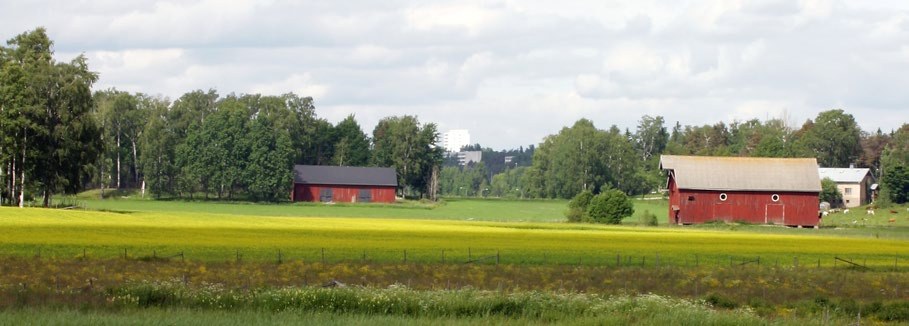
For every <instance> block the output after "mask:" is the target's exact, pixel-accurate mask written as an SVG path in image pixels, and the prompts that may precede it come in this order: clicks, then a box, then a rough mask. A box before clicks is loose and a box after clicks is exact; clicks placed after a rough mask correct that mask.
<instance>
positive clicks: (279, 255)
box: [278, 249, 281, 264]
mask: <svg viewBox="0 0 909 326" xmlns="http://www.w3.org/2000/svg"><path fill="white" fill-rule="evenodd" d="M280 263H281V249H278V264H280Z"/></svg>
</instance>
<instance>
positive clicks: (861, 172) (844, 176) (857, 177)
mask: <svg viewBox="0 0 909 326" xmlns="http://www.w3.org/2000/svg"><path fill="white" fill-rule="evenodd" d="M869 172H870V170H868V169H854V168H849V169H843V168H818V169H817V173H818V175H820V177H821V179H823V178H830V180H833V182H836V183H861V182H862V180H864V179H865V176H867V175H868V173H869Z"/></svg>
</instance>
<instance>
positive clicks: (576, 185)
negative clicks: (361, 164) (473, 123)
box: [442, 110, 909, 203]
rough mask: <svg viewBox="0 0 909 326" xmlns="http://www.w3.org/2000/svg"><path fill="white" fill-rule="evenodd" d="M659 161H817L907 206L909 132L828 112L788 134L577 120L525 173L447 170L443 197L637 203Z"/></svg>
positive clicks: (908, 127)
mask: <svg viewBox="0 0 909 326" xmlns="http://www.w3.org/2000/svg"><path fill="white" fill-rule="evenodd" d="M661 154H672V155H698V156H746V157H815V158H817V160H818V164H820V165H821V166H823V167H839V168H847V167H850V166H855V167H860V168H869V169H870V170H871V172H872V175H873V176H874V177H875V178H876V182H878V183H879V184H881V186H882V194H881V196H880V199H881V200H883V201H885V202H886V201H889V200H892V201H894V202H899V203H902V202H906V201H907V200H909V124H904V125H903V126H902V127H901V128H899V129H898V130H893V131H890V132H886V133H885V132H882V131H881V130H880V129H878V130H876V131H873V132H867V131H863V130H861V128H860V127H859V126H858V124H857V123H856V121H855V118H854V117H853V116H852V115H851V114H848V113H846V112H844V111H843V110H829V111H824V112H821V113H820V114H818V116H817V117H816V118H815V119H809V120H807V121H805V122H804V123H803V124H802V125H801V127H797V128H793V127H790V124H789V123H787V121H785V120H784V119H769V120H766V121H761V120H758V119H752V120H748V121H744V122H738V121H736V122H733V123H730V124H726V123H723V122H718V123H715V124H708V125H702V126H681V125H680V124H679V123H676V124H675V125H674V126H673V127H672V128H671V130H670V129H669V128H667V126H666V123H665V121H664V119H663V117H660V116H656V117H651V116H648V115H645V116H643V117H641V120H640V121H639V122H638V125H637V127H636V129H635V130H634V131H633V132H632V131H631V130H628V129H626V130H624V131H622V130H620V129H619V128H618V127H616V126H611V127H610V128H608V129H599V128H597V127H596V126H595V125H594V123H593V122H592V121H590V120H587V119H581V120H578V121H577V122H576V123H575V124H574V125H572V126H571V127H565V128H563V129H562V130H561V131H559V133H558V134H555V135H550V136H547V137H546V138H545V139H544V140H543V142H542V143H541V144H540V146H539V147H537V148H536V149H535V150H534V152H533V160H532V164H528V165H529V167H524V166H516V167H509V168H507V169H505V170H504V171H502V172H498V173H489V171H488V169H487V168H486V166H485V165H484V164H475V165H468V166H465V167H446V168H444V169H443V171H442V180H443V184H442V190H443V193H444V194H448V195H456V196H486V195H488V196H503V197H518V196H520V197H525V198H527V197H529V198H571V197H573V196H574V195H576V194H578V193H580V192H581V191H583V190H590V191H592V192H595V193H599V192H602V191H604V190H606V189H618V190H621V191H623V192H625V193H626V194H630V195H641V194H647V193H650V192H653V191H656V190H658V189H659V188H660V187H662V186H663V183H664V182H665V177H664V176H663V175H661V172H660V171H659V157H660V155H661ZM484 163H485V160H484Z"/></svg>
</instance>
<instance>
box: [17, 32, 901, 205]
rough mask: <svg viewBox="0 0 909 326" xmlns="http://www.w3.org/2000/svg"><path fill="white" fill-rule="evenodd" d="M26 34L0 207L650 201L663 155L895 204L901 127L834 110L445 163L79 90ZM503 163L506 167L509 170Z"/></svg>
mask: <svg viewBox="0 0 909 326" xmlns="http://www.w3.org/2000/svg"><path fill="white" fill-rule="evenodd" d="M53 54H54V52H53V42H52V41H51V40H50V39H49V38H48V37H47V35H46V32H45V31H44V30H43V29H41V28H38V29H36V30H34V31H29V32H26V33H22V34H20V35H18V36H16V37H15V38H13V39H11V40H9V41H8V42H7V46H6V47H2V48H0V181H2V189H0V203H2V204H5V205H23V204H24V203H25V202H33V201H37V202H40V203H41V204H43V205H48V203H49V201H50V200H51V199H52V198H53V195H54V194H59V193H75V192H77V191H80V190H82V189H85V188H100V189H101V190H102V191H101V194H100V196H104V194H105V191H106V190H109V189H111V188H113V189H122V188H132V189H142V190H143V191H142V193H143V195H144V193H145V190H147V191H148V193H149V195H150V196H154V197H158V198H160V197H169V198H190V199H195V198H217V199H231V200H234V199H239V200H254V201H260V200H261V201H281V200H287V198H288V196H289V189H290V184H291V180H292V172H291V171H292V169H291V168H292V165H294V164H313V165H344V166H386V167H394V168H395V169H396V171H397V173H398V181H399V184H400V185H401V190H400V192H399V194H400V195H409V196H412V197H416V198H421V197H422V198H430V199H435V196H436V195H437V194H441V195H448V196H483V197H486V196H493V197H511V198H570V197H572V196H574V195H575V194H577V193H579V192H581V191H583V190H590V191H592V192H594V193H599V192H603V191H605V190H607V189H617V190H621V191H622V192H625V193H627V194H631V195H640V194H647V193H650V192H653V191H655V190H658V189H659V188H660V186H661V184H662V182H664V177H663V176H661V174H660V171H659V170H658V162H659V156H660V154H677V155H717V156H760V157H816V158H817V159H818V163H819V164H820V165H821V166H824V167H849V166H850V165H854V166H856V167H867V168H870V169H871V171H872V173H873V175H874V176H875V178H876V179H877V182H879V183H881V184H882V188H883V192H884V193H885V194H886V195H885V196H882V198H885V199H894V201H897V202H904V201H906V197H907V195H906V193H907V192H909V190H907V189H909V124H904V125H903V126H902V127H901V128H900V129H898V130H893V131H889V132H882V131H881V130H876V131H873V132H868V131H863V130H861V128H859V126H858V125H857V123H856V121H855V119H854V117H853V116H852V115H850V114H848V113H846V112H845V111H843V110H829V111H824V112H821V113H820V114H818V116H817V117H816V118H814V119H810V120H808V121H805V122H804V123H803V124H802V125H801V126H800V127H793V126H792V124H791V123H789V122H788V121H786V120H785V119H770V120H766V121H760V120H757V119H754V120H748V121H744V122H738V121H735V122H732V123H730V124H726V123H724V122H718V123H715V124H712V125H703V126H681V125H680V124H679V123H675V124H674V125H673V126H672V127H671V128H669V127H667V124H666V121H664V119H663V117H660V116H656V117H651V116H648V115H645V116H643V117H641V119H640V120H639V122H638V124H637V126H636V128H635V130H634V131H632V130H629V129H626V130H624V131H623V130H621V129H620V128H618V127H616V126H615V125H613V126H611V127H609V128H608V129H600V128H598V127H596V126H595V124H594V122H593V121H590V120H587V119H580V120H578V121H577V122H575V123H574V125H572V126H570V127H564V128H563V129H562V130H561V131H559V133H557V134H555V135H549V136H547V137H545V138H544V139H543V140H542V142H541V143H539V144H538V145H530V146H528V147H527V148H524V147H521V148H518V149H511V150H500V151H496V150H493V149H491V148H484V147H482V146H481V145H480V144H475V145H470V146H467V147H465V148H464V150H469V151H480V152H482V160H481V162H475V163H470V164H467V165H464V166H461V165H459V164H458V162H457V159H456V158H454V157H448V158H447V159H446V157H445V155H444V153H443V152H442V149H441V147H439V146H437V143H438V141H439V132H438V130H437V127H436V125H435V124H434V123H421V122H420V121H419V120H418V119H417V118H416V117H413V116H400V117H397V116H395V117H387V118H384V119H382V120H380V121H379V123H378V124H377V125H376V127H375V128H374V129H373V131H372V134H371V135H368V134H367V133H365V132H364V131H363V130H362V128H361V127H360V125H359V124H358V123H357V121H356V119H355V117H354V116H348V117H347V118H346V119H344V120H342V121H340V122H338V123H337V124H331V123H329V122H328V121H327V120H325V119H322V118H320V117H318V115H317V114H316V108H315V103H314V100H313V99H312V98H311V97H306V96H301V95H297V94H293V93H288V94H283V95H261V94H239V95H238V94H233V93H231V94H227V95H224V96H222V95H220V94H218V92H216V91H214V90H208V91H203V90H194V91H189V92H187V93H185V94H183V95H182V96H180V97H179V98H177V99H176V100H173V101H171V100H170V99H168V98H163V97H160V96H150V95H147V94H142V93H129V92H123V91H119V90H117V89H106V90H98V91H95V92H92V86H93V84H94V83H95V82H96V81H97V79H98V75H97V74H96V73H93V72H91V70H90V69H89V67H88V63H87V62H86V60H85V57H84V56H81V55H80V56H78V57H76V58H75V59H73V60H71V61H70V62H65V63H61V62H57V61H56V60H54V59H53ZM506 158H508V159H507V160H506Z"/></svg>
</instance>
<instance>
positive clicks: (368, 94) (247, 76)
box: [0, 0, 909, 150]
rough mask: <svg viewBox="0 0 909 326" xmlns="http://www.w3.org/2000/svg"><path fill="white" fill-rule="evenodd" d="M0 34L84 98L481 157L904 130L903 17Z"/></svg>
mask: <svg viewBox="0 0 909 326" xmlns="http://www.w3.org/2000/svg"><path fill="white" fill-rule="evenodd" d="M0 22H2V23H0V38H2V39H3V40H8V39H10V38H12V37H14V36H15V35H17V34H20V33H22V32H25V31H28V30H33V29H34V28H36V27H38V26H43V27H45V28H46V29H47V32H48V34H49V36H50V38H51V39H52V40H53V41H54V45H55V47H54V49H55V51H56V55H55V57H56V59H57V60H59V61H69V60H71V59H72V58H74V57H75V56H77V55H79V54H80V53H81V54H84V55H85V56H86V57H87V58H88V63H89V68H90V69H91V70H93V71H96V72H98V73H99V75H100V79H99V81H98V82H97V83H96V84H95V89H96V90H100V89H107V88H111V87H115V88H117V89H119V90H124V91H129V92H142V93H146V94H152V95H160V96H163V97H167V98H169V99H171V100H175V99H177V98H179V97H180V96H181V95H182V94H184V93H187V92H190V91H192V90H196V89H203V90H207V89H215V90H217V91H218V92H219V94H221V95H226V94H229V93H236V94H244V93H260V94H265V95H280V94H284V93H288V92H293V93H296V94H298V95H301V96H311V97H313V99H314V101H315V105H316V113H317V114H318V116H320V117H322V118H325V119H327V120H329V121H331V122H338V121H340V120H342V119H343V118H345V117H346V116H348V115H350V114H353V115H355V117H356V119H357V121H358V122H359V123H360V125H361V127H362V128H363V129H364V131H365V132H366V133H367V134H371V133H372V129H373V128H374V126H375V124H376V122H378V121H379V120H380V119H381V118H383V117H388V116H400V115H415V116H417V117H418V118H419V120H420V121H421V122H424V123H426V122H432V123H435V124H437V125H438V128H439V130H440V131H441V132H444V131H447V130H449V129H468V130H469V131H470V134H471V142H472V143H480V144H482V145H483V146H484V147H492V148H494V149H497V150H501V149H511V148H517V147H518V146H525V147H526V146H527V145H529V144H539V143H540V142H542V140H543V138H544V137H545V136H547V135H551V134H555V133H558V131H559V130H560V129H562V128H563V127H566V126H570V125H572V124H573V123H574V122H575V121H577V120H578V119H581V118H587V119H589V120H591V121H593V122H594V124H595V125H596V126H597V127H599V128H601V129H607V128H609V127H610V126H612V125H616V126H618V127H619V128H621V129H623V130H624V129H626V128H627V129H630V130H631V131H632V132H633V131H634V130H635V128H636V126H637V124H638V121H640V119H641V117H642V116H643V115H650V116H662V117H664V119H665V120H666V122H667V127H668V128H671V126H673V125H675V123H676V122H679V123H681V124H682V125H704V124H714V123H717V122H720V121H722V122H725V123H731V122H733V121H745V120H749V119H760V120H766V119H771V118H783V119H785V120H786V121H787V122H788V123H789V124H790V125H791V126H793V127H798V126H800V125H801V124H802V123H803V122H804V121H805V120H806V119H814V118H815V117H816V116H817V114H818V113H819V112H822V111H826V110H831V109H842V110H845V111H846V112H847V113H849V114H852V115H853V116H854V117H855V118H856V121H857V122H858V123H859V126H860V127H861V128H863V129H864V130H866V131H875V130H877V129H878V128H880V129H882V130H883V131H885V132H887V131H890V130H893V129H896V128H898V127H899V126H900V125H902V124H903V123H905V122H909V110H907V104H909V91H907V90H909V89H907V85H909V2H907V1H824V0H804V1H794V0H782V1H648V0H638V1H609V0H592V1H535V0H519V1H510V0H506V1H395V0H383V1H280V0H274V1H221V0H202V1H192V0H189V1H145V0H137V1H120V0H102V1H41V0H38V1H20V0H15V1H10V0H0Z"/></svg>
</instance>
